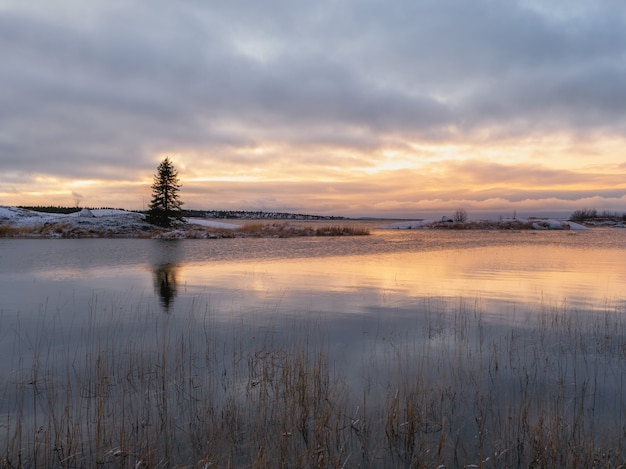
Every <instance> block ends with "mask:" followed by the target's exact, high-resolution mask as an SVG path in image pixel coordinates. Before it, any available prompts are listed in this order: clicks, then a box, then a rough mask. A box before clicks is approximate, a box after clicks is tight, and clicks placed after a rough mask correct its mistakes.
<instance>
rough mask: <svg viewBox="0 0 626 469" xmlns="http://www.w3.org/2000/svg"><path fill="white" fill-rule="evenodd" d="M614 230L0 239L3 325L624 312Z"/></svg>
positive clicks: (622, 235)
mask: <svg viewBox="0 0 626 469" xmlns="http://www.w3.org/2000/svg"><path fill="white" fill-rule="evenodd" d="M625 250H626V231H625V230H618V229H615V230H589V231H584V232H578V231H576V232H574V231H569V232H519V233H508V232H504V233H503V232H441V231H436V232H435V231H410V230H407V231H404V230H402V231H400V230H374V231H373V235H372V236H369V237H350V238H292V239H225V240H208V241H207V240H175V241H163V240H134V239H129V240H123V239H113V240H111V239H93V240H91V239H80V240H9V239H3V240H0V284H1V285H2V295H1V296H0V314H2V316H3V322H4V323H5V324H6V322H7V321H10V318H12V317H15V316H16V315H18V314H19V316H21V318H22V319H24V320H26V319H27V318H29V317H31V316H33V315H36V314H40V313H42V312H47V313H48V314H51V313H56V314H61V315H77V316H80V315H81V314H84V313H85V311H86V305H88V304H91V303H93V302H94V301H107V302H112V303H114V304H116V306H117V307H124V308H127V309H128V310H129V311H132V310H133V309H137V308H140V309H141V308H144V309H153V310H161V311H163V312H164V313H168V314H171V315H178V316H180V315H185V314H186V313H187V312H189V309H190V307H193V309H194V310H196V311H198V310H208V311H209V312H210V313H211V314H212V315H213V316H216V317H219V318H223V319H229V318H233V316H241V317H243V318H245V317H246V316H247V315H248V314H252V313H253V314H256V315H258V314H273V315H276V314H299V315H306V314H310V313H324V314H328V315H330V316H333V315H336V314H338V315H345V314H350V315H359V314H361V315H367V314H372V313H373V312H382V311H393V310H394V309H411V308H412V307H414V306H415V305H419V304H420V303H422V302H423V301H424V299H432V298H437V299H444V300H450V299H452V300H455V301H457V300H460V299H463V300H468V301H470V302H475V301H480V303H481V305H482V307H483V309H484V312H485V313H486V314H489V315H503V316H505V317H506V315H507V314H510V313H511V312H512V310H516V311H519V310H520V309H521V310H527V309H530V310H532V309H533V308H534V307H535V306H536V305H537V304H540V303H544V304H545V303H555V304H561V303H566V304H567V305H569V306H570V307H572V308H575V309H585V310H586V309H589V310H597V309H598V308H600V309H605V308H607V307H611V308H618V309H620V308H621V309H623V306H624V301H625V297H626V288H625V286H626V263H625V262H624V259H625V257H624V252H625Z"/></svg>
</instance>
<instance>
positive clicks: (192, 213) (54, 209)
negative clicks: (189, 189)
mask: <svg viewBox="0 0 626 469" xmlns="http://www.w3.org/2000/svg"><path fill="white" fill-rule="evenodd" d="M18 208H22V209H25V210H32V211H34V212H44V213H63V214H69V213H75V212H80V211H81V210H82V209H83V208H87V209H89V210H125V209H123V208H113V207H62V206H60V205H45V206H44V205H19V206H18ZM143 213H145V212H143ZM183 217H193V218H232V219H237V218H239V219H270V220H345V219H346V217H335V216H325V215H307V214H303V213H287V212H264V211H262V210H257V211H248V210H186V209H183Z"/></svg>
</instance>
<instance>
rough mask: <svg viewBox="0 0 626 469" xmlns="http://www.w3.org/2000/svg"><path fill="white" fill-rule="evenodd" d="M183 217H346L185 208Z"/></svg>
mask: <svg viewBox="0 0 626 469" xmlns="http://www.w3.org/2000/svg"><path fill="white" fill-rule="evenodd" d="M183 216H184V217H194V218H231V219H238V218H239V219H242V218H243V219H264V218H265V219H271V220H345V219H346V217H336V216H326V215H307V214H303V213H287V212H264V211H262V210H257V211H248V210H185V209H183Z"/></svg>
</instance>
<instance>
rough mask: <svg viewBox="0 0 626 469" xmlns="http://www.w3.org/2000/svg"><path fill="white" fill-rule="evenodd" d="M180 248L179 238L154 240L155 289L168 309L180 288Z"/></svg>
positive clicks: (164, 306)
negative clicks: (178, 279)
mask: <svg viewBox="0 0 626 469" xmlns="http://www.w3.org/2000/svg"><path fill="white" fill-rule="evenodd" d="M180 249H181V244H180V242H179V240H162V239H160V240H154V245H153V249H152V255H151V258H152V259H153V263H152V272H153V275H154V289H155V290H156V293H157V295H159V301H160V303H161V306H162V307H163V308H164V309H165V310H166V311H169V309H170V307H171V306H172V303H173V301H174V298H175V297H176V293H177V289H178V281H177V277H178V271H179V270H180V264H179V260H180V258H181V252H180Z"/></svg>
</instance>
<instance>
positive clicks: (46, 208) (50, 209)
mask: <svg viewBox="0 0 626 469" xmlns="http://www.w3.org/2000/svg"><path fill="white" fill-rule="evenodd" d="M17 207H18V208H23V209H24V210H32V211H33V212H43V213H64V214H68V213H75V212H80V211H81V210H82V209H83V208H86V209H89V210H124V209H123V208H112V207H62V206H60V205H18V206H17Z"/></svg>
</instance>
